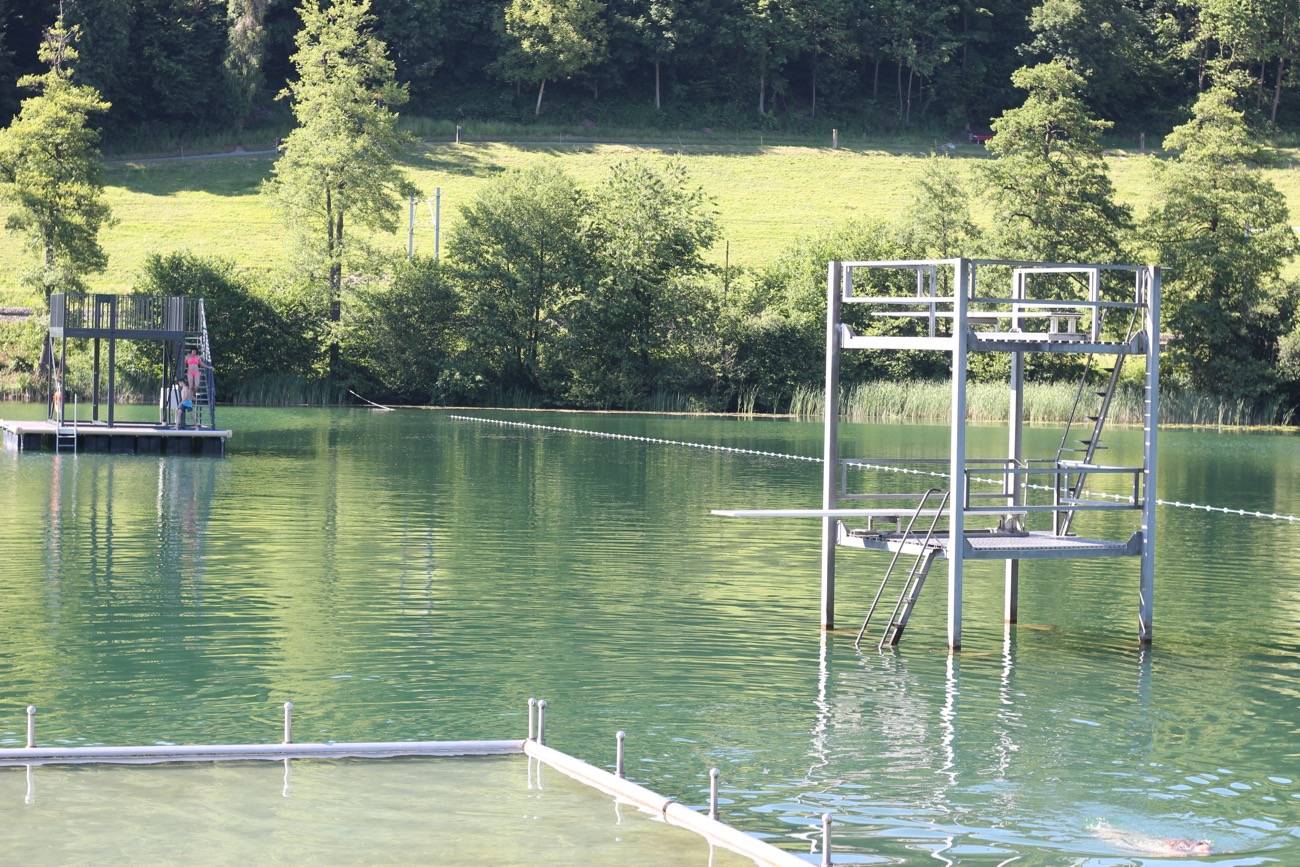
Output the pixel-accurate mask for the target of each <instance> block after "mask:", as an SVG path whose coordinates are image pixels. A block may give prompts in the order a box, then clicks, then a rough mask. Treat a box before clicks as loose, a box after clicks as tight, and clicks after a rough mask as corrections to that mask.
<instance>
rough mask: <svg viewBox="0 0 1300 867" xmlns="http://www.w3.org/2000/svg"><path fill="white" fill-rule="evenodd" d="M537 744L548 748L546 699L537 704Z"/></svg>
mask: <svg viewBox="0 0 1300 867" xmlns="http://www.w3.org/2000/svg"><path fill="white" fill-rule="evenodd" d="M537 742H538V743H539V744H541V745H542V746H546V699H542V700H541V701H539V702H538V703H537Z"/></svg>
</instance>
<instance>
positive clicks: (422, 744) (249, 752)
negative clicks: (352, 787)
mask: <svg viewBox="0 0 1300 867" xmlns="http://www.w3.org/2000/svg"><path fill="white" fill-rule="evenodd" d="M292 711H293V704H292V703H291V702H289V703H286V704H285V706H284V741H283V742H282V743H278V744H226V745H217V744H209V745H177V744H152V745H141V746H86V747H51V746H38V745H37V744H36V708H35V707H34V706H33V707H28V708H27V745H26V746H23V747H6V748H0V768H3V767H25V768H27V769H28V771H29V773H30V772H31V769H32V768H36V767H40V766H43V765H75V764H86V763H116V764H155V763H160V762H225V761H249V760H261V761H288V760H295V759H297V760H301V759H346V758H362V759H384V758H395V757H419V756H423V757H458V756H503V755H526V756H528V758H530V759H532V760H535V761H538V762H541V763H542V764H545V765H548V766H550V767H552V768H554V769H555V770H557V771H559V772H560V773H562V774H564V775H566V776H568V777H571V778H572V779H574V780H576V781H578V782H580V783H583V784H585V785H587V786H590V787H592V788H594V789H597V790H598V791H601V792H604V793H605V794H607V795H611V796H613V797H614V798H615V799H617V800H618V801H619V802H620V803H626V804H631V805H632V806H635V807H637V808H638V809H640V810H642V811H644V812H646V813H648V814H650V815H652V816H655V817H658V818H659V819H661V820H662V821H663V822H665V823H667V824H669V825H675V826H677V827H680V828H685V829H687V830H689V831H692V832H694V833H696V834H699V835H700V836H701V837H703V838H705V839H706V840H707V841H708V842H709V843H710V844H712V845H714V846H719V847H721V848H724V849H727V850H730V851H732V852H735V853H737V854H739V855H742V856H744V857H746V858H749V859H750V860H752V861H753V862H754V863H755V864H758V865H763V867H769V865H770V867H808V864H809V862H808V861H807V860H805V859H803V858H800V857H799V856H798V855H795V854H794V853H792V852H787V851H785V850H783V849H778V848H777V847H775V846H773V845H772V844H770V843H768V842H766V841H764V840H760V839H759V838H757V837H754V836H751V835H749V834H746V833H745V832H743V831H741V830H739V829H737V828H734V827H732V826H730V825H727V824H725V823H723V822H721V821H720V820H719V818H718V776H719V775H718V771H717V769H716V768H715V769H713V770H712V771H711V772H710V777H711V786H710V803H709V808H708V812H707V813H701V812H699V811H698V810H697V809H695V808H692V807H690V806H688V805H686V804H682V803H680V802H678V800H677V799H676V798H670V797H667V796H665V795H661V794H659V793H658V792H654V791H652V790H650V789H647V788H646V787H644V786H641V785H638V784H637V783H634V782H632V781H630V780H628V779H626V778H625V777H624V776H623V765H624V762H623V745H624V737H623V732H619V733H618V738H617V750H618V753H617V764H616V769H617V773H610V772H609V771H606V770H603V769H601V768H597V767H595V766H594V765H590V764H587V763H586V762H584V761H582V760H581V759H578V758H575V757H573V756H571V755H568V754H567V753H563V752H561V751H559V750H556V749H553V748H551V747H548V746H546V702H545V701H537V700H535V699H529V701H528V737H526V738H522V739H514V740H482V741H389V742H358V743H307V744H296V743H293V732H292V724H293V722H292V721H293V716H292ZM29 784H30V783H29ZM819 820H820V821H819V822H818V824H817V825H816V826H815V827H818V828H820V829H821V832H822V833H821V846H822V852H821V854H822V858H821V861H820V863H821V864H823V865H830V864H831V863H832V861H831V858H830V815H829V814H822V815H821V816H820V817H819ZM805 833H806V832H805Z"/></svg>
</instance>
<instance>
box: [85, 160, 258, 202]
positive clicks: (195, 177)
mask: <svg viewBox="0 0 1300 867" xmlns="http://www.w3.org/2000/svg"><path fill="white" fill-rule="evenodd" d="M275 157H276V155H275V153H266V152H258V153H231V154H226V155H205V156H194V157H183V158H182V157H167V158H154V159H141V160H118V161H113V162H109V163H105V164H104V172H103V180H104V183H105V184H107V185H109V186H115V187H122V188H124V189H127V190H130V191H131V192H133V193H140V194H141V195H146V196H169V195H174V194H176V193H182V192H203V193H208V194H210V195H214V196H223V197H238V196H249V195H257V193H258V190H260V189H261V185H262V181H263V180H264V179H266V178H269V177H270V176H271V167H272V166H273V165H274V164H275Z"/></svg>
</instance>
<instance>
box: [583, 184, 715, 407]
mask: <svg viewBox="0 0 1300 867" xmlns="http://www.w3.org/2000/svg"><path fill="white" fill-rule="evenodd" d="M591 202H592V205H591V208H590V212H589V215H588V217H587V219H586V221H585V226H584V231H583V236H584V239H585V241H586V243H587V244H588V245H589V249H590V252H591V260H592V269H591V270H592V278H591V280H590V288H589V289H588V291H587V292H585V293H583V294H580V295H574V296H571V297H570V298H569V299H568V302H567V303H566V304H565V306H564V308H563V316H562V320H563V322H564V323H565V325H566V332H565V336H566V350H567V351H566V353H565V376H564V382H565V396H566V397H567V398H568V399H570V400H574V401H577V402H579V403H588V404H589V403H593V402H594V403H596V404H599V405H605V406H619V407H624V408H631V407H639V406H642V405H644V403H645V401H646V399H647V398H649V397H650V395H651V394H652V393H653V392H654V391H655V389H656V387H657V385H659V384H660V382H661V381H662V374H663V372H664V370H665V369H666V368H667V367H668V358H667V350H668V347H669V345H670V343H671V342H672V341H673V340H674V337H675V335H677V334H678V333H680V332H682V331H685V330H690V329H691V324H692V323H691V320H692V317H693V315H694V314H695V313H696V309H695V305H694V304H693V303H692V302H693V299H694V294H693V293H692V292H691V291H690V289H689V288H688V287H687V283H688V281H689V280H690V279H691V278H692V277H695V276H698V275H701V274H703V273H705V272H706V271H707V270H708V266H707V265H706V263H705V261H704V258H703V256H704V253H705V252H706V251H707V250H708V249H709V247H711V246H712V244H713V239H714V236H715V234H716V232H717V223H716V222H715V220H714V217H713V213H712V205H711V203H710V202H709V201H708V200H707V199H706V198H705V195H704V193H703V191H702V190H700V189H699V188H698V187H695V186H693V185H691V183H690V181H689V179H688V177H687V175H686V170H685V167H684V166H682V165H681V164H680V163H669V164H668V165H666V166H664V167H663V168H662V169H655V168H654V167H652V166H650V165H649V164H648V163H646V162H644V161H642V160H636V159H632V160H625V161H623V162H620V163H616V164H615V165H614V166H613V167H611V169H610V172H609V175H608V176H607V177H606V178H605V180H604V181H603V182H602V183H601V184H600V185H599V186H598V187H597V188H596V190H595V191H594V193H593V194H592V196H591Z"/></svg>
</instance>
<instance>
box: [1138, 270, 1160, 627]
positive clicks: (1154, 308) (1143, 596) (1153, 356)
mask: <svg viewBox="0 0 1300 867" xmlns="http://www.w3.org/2000/svg"><path fill="white" fill-rule="evenodd" d="M1146 349H1147V371H1146V373H1147V375H1146V390H1145V394H1144V395H1143V406H1144V409H1145V414H1144V418H1143V420H1142V433H1143V437H1142V443H1143V445H1142V577H1141V580H1140V582H1139V587H1138V641H1139V642H1140V643H1141V644H1150V643H1151V619H1152V614H1153V610H1154V606H1153V602H1154V597H1155V585H1156V434H1157V432H1158V431H1159V427H1160V268H1159V267H1157V266H1151V268H1150V269H1149V271H1148V272H1147V347H1146Z"/></svg>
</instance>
